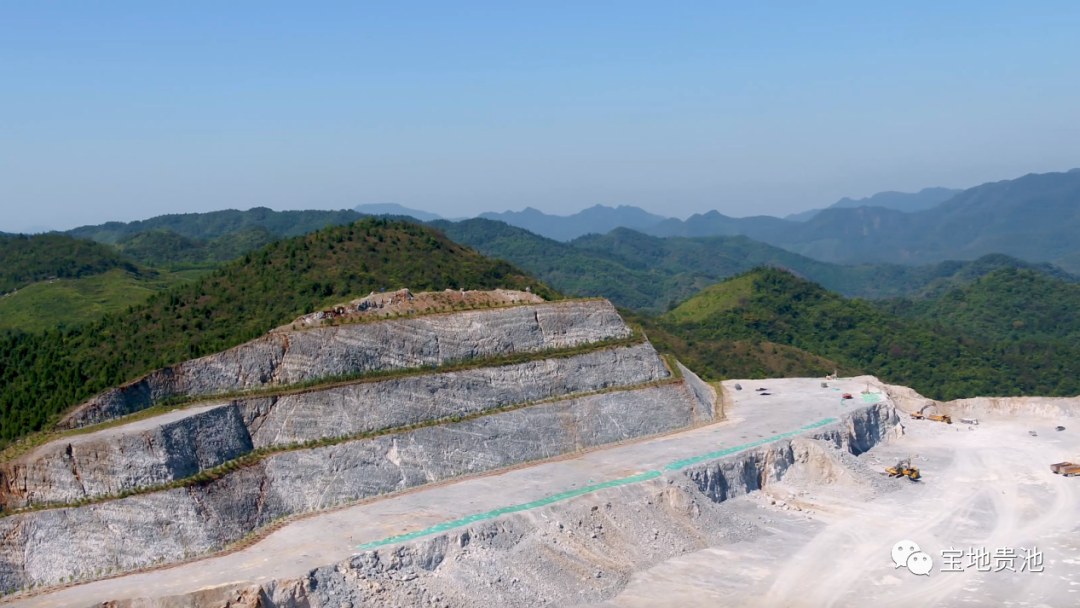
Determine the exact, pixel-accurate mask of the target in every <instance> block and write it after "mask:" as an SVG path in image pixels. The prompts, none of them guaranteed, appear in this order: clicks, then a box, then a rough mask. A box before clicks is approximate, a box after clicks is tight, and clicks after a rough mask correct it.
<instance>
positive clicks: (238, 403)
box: [0, 343, 712, 508]
mask: <svg viewBox="0 0 1080 608" xmlns="http://www.w3.org/2000/svg"><path fill="white" fill-rule="evenodd" d="M687 374H689V372H688V371H687ZM669 376H670V373H669V372H668V371H667V368H666V367H665V366H664V363H663V361H662V360H661V359H660V356H659V355H658V354H657V353H656V351H655V350H654V349H653V347H652V345H650V344H648V343H643V344H639V345H635V346H627V347H618V348H609V349H604V350H600V351H595V352H591V353H585V354H580V355H574V356H570V357H553V358H550V359H541V360H537V361H530V362H526V363H518V364H513V365H503V366H499V367H485V368H478V369H473V370H463V371H459V372H448V373H441V374H425V375H420V376H412V377H406V378H399V379H393V380H383V381H370V382H361V383H356V384H351V385H347V386H341V387H336V388H329V389H323V390H311V391H306V392H302V393H296V394H289V395H285V396H281V397H257V398H250V399H237V400H233V401H231V402H226V403H220V404H217V405H210V406H202V407H199V408H192V409H188V410H180V411H177V412H172V413H170V414H166V415H163V416H158V417H155V418H151V419H147V420H142V421H139V422H135V423H131V424H127V425H123V426H119V427H114V428H110V429H106V430H103V431H98V432H95V433H89V434H86V435H77V436H75V437H73V438H71V439H68V440H65V441H57V442H53V443H50V444H47V445H45V446H42V447H41V448H39V449H37V450H35V451H34V452H31V453H30V454H27V455H26V456H23V457H21V458H19V459H17V460H15V461H14V462H11V463H5V464H4V465H0V482H2V483H0V505H3V506H5V507H6V508H16V507H23V506H27V505H29V504H38V503H49V502H60V503H63V502H71V501H74V500H78V499H81V498H85V497H93V496H100V495H104V494H109V493H113V492H119V491H122V490H130V489H135V488H138V487H144V486H153V485H158V484H161V483H165V482H169V481H173V480H175V479H181V478H183V477H187V476H190V475H193V474H195V473H197V472H199V471H200V470H204V469H208V468H212V467H214V466H217V465H219V464H221V463H223V462H226V461H228V460H231V459H233V458H236V457H238V456H240V455H242V454H244V453H246V452H248V451H250V450H251V449H253V447H254V448H259V447H268V446H280V445H288V444H292V443H297V442H304V441H309V440H314V439H323V438H326V437H343V436H344V437H348V436H355V435H360V434H363V433H371V432H376V431H382V430H387V429H393V428H400V427H404V426H408V425H413V424H419V423H424V422H430V421H437V420H446V419H449V418H451V417H456V416H468V415H473V414H478V413H482V412H485V411H489V410H493V409H498V408H502V407H507V406H513V405H519V404H526V403H532V402H537V401H542V400H545V399H551V398H554V397H562V396H565V395H572V394H577V393H589V392H594V391H599V390H604V389H608V388H612V387H626V386H635V385H642V384H646V383H650V382H656V381H659V380H663V379H665V378H668V377H669ZM684 377H687V378H690V377H693V378H694V379H695V380H696V377H695V376H693V374H689V375H687V376H684ZM696 382H697V383H698V384H700V385H701V386H704V387H705V389H706V392H705V393H703V396H702V397H699V398H698V401H696V403H698V404H699V405H698V406H697V410H696V411H695V420H697V421H700V420H703V418H702V416H703V415H707V417H708V418H709V419H711V411H712V409H711V402H710V401H709V399H710V397H709V394H708V393H707V389H709V387H708V386H707V385H705V384H704V383H701V381H700V380H696ZM699 390H701V389H699Z"/></svg>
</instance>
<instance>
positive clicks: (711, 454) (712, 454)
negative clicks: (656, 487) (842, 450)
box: [664, 418, 836, 471]
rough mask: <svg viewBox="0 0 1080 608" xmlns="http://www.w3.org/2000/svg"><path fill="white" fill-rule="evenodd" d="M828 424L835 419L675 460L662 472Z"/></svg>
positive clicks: (675, 469) (676, 469) (682, 467)
mask: <svg viewBox="0 0 1080 608" xmlns="http://www.w3.org/2000/svg"><path fill="white" fill-rule="evenodd" d="M830 422H836V418H826V419H825V420H822V421H820V422H815V423H813V424H808V425H806V426H804V427H802V428H801V429H796V430H794V431H790V432H787V433H780V434H779V435H773V436H772V437H766V438H765V439H759V440H757V441H755V442H753V443H747V444H745V445H737V446H735V447H732V448H727V449H726V450H720V451H718V452H709V453H708V454H702V455H701V456H694V457H693V458H687V459H685V460H676V461H675V462H673V463H671V464H669V465H667V466H666V467H664V470H665V471H678V470H679V469H684V468H686V467H688V466H690V465H692V464H697V463H699V462H704V461H706V460H712V459H714V458H720V457H721V456H729V455H731V454H734V453H735V452H739V451H742V450H745V449H747V448H756V447H757V446H759V445H764V444H766V443H769V442H772V441H777V440H779V439H787V438H788V437H794V436H795V435H798V434H799V433H802V432H804V431H809V430H810V429H816V428H818V427H821V426H825V425H826V424H829V423H830Z"/></svg>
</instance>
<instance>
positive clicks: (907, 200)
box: [784, 188, 963, 222]
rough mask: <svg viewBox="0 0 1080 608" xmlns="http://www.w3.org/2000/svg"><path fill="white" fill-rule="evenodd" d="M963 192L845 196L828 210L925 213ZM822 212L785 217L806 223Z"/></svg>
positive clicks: (931, 190)
mask: <svg viewBox="0 0 1080 608" xmlns="http://www.w3.org/2000/svg"><path fill="white" fill-rule="evenodd" d="M961 192H963V190H954V189H952V188H923V189H922V190H919V191H918V192H916V193H914V194H910V193H907V192H878V193H877V194H875V195H873V196H869V197H866V198H860V199H859V200H854V199H850V198H848V197H846V196H845V197H844V198H842V199H840V200H839V201H837V202H835V203H833V204H832V205H829V207H828V208H829V209H854V208H856V207H883V208H885V209H895V210H897V211H904V212H906V213H913V212H915V211H925V210H926V209H931V208H933V207H937V206H938V205H940V204H941V203H944V202H945V201H947V200H949V199H950V198H952V197H954V196H956V195H957V194H960V193H961ZM822 211H823V210H822V209H811V210H809V211H803V212H802V213H792V214H791V215H788V216H785V217H784V219H785V220H788V221H791V222H805V221H807V220H809V219H810V218H812V217H814V216H815V215H817V214H819V213H821V212H822Z"/></svg>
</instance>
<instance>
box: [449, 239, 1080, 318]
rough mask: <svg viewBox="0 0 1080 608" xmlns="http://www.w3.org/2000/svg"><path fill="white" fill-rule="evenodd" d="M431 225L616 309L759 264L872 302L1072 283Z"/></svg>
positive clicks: (944, 266) (987, 263)
mask: <svg viewBox="0 0 1080 608" xmlns="http://www.w3.org/2000/svg"><path fill="white" fill-rule="evenodd" d="M432 225H434V226H437V227H438V228H440V229H442V230H444V231H445V232H446V234H447V235H448V236H449V237H450V238H452V239H454V240H455V241H457V242H459V243H463V244H465V245H468V246H470V247H473V248H474V249H476V250H477V251H480V252H481V253H484V254H485V255H490V256H492V257H499V258H503V259H506V260H509V261H511V262H513V263H514V264H516V265H518V266H520V267H521V268H524V269H525V270H527V271H529V272H531V273H532V274H533V275H534V276H536V277H538V278H540V279H541V280H543V281H544V282H545V283H547V284H549V285H551V286H553V287H555V288H556V289H559V290H561V291H563V292H566V293H572V294H575V295H583V296H603V297H606V298H609V299H610V300H611V301H612V302H615V303H616V304H618V305H619V306H625V307H628V308H632V309H635V310H645V311H652V312H661V311H663V310H665V309H666V307H667V306H668V305H669V304H670V303H672V302H676V301H681V300H684V299H686V298H687V297H689V296H690V295H692V294H694V293H697V292H698V291H699V290H701V289H702V288H704V287H706V286H708V285H712V284H714V283H716V282H718V281H720V280H722V279H724V278H726V277H730V276H733V275H735V274H738V273H741V272H745V271H747V270H749V269H751V268H756V267H758V266H777V267H781V268H787V269H790V270H792V271H794V272H796V273H798V274H799V275H801V276H804V277H807V278H809V279H811V280H813V281H816V282H818V283H820V284H821V285H823V286H825V287H826V288H828V289H831V290H833V291H837V292H839V293H841V294H843V295H846V296H852V297H863V298H874V299H876V298H893V297H900V296H908V297H934V296H936V295H939V294H941V293H944V292H945V291H947V290H948V289H950V288H953V287H957V286H959V285H963V284H965V283H968V282H970V281H973V280H975V279H976V278H978V277H980V276H983V275H985V274H987V273H989V272H992V271H993V270H996V269H998V268H1002V267H1009V266H1016V267H1022V268H1030V269H1033V270H1036V271H1038V272H1040V273H1044V274H1047V275H1048V276H1054V277H1057V278H1061V279H1064V280H1075V277H1073V276H1071V275H1069V274H1067V273H1065V272H1063V271H1061V270H1060V269H1057V268H1055V267H1053V266H1050V265H1049V264H1029V263H1026V262H1022V261H1020V260H1017V259H1014V258H1010V257H1008V256H1004V255H989V256H985V257H983V258H980V259H978V260H975V261H972V262H942V263H940V264H933V265H928V266H902V265H899V264H880V265H870V264H865V265H859V266H840V265H837V264H828V263H825V262H819V261H817V260H812V259H810V258H807V257H805V256H801V255H798V254H795V253H791V252H789V251H784V250H783V249H779V248H777V247H772V246H770V245H766V244H764V243H759V242H757V241H753V240H750V239H748V238H746V237H743V236H713V237H697V238H678V237H675V238H666V239H665V238H659V237H654V236H648V235H646V234H642V233H640V232H636V231H633V230H629V229H626V228H618V229H616V230H613V231H611V232H609V233H608V234H604V235H595V234H594V235H587V236H583V237H581V238H578V239H575V240H573V241H570V242H569V243H563V242H560V241H555V240H552V239H547V238H544V237H541V236H538V235H535V234H532V233H531V232H528V231H526V230H524V229H522V228H515V227H513V226H509V225H507V224H504V223H502V222H495V221H491V220H485V219H473V220H466V221H462V222H449V221H437V222H432Z"/></svg>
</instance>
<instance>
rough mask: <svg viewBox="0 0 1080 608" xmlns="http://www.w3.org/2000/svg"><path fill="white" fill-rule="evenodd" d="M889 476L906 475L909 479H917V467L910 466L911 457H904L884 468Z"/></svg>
mask: <svg viewBox="0 0 1080 608" xmlns="http://www.w3.org/2000/svg"><path fill="white" fill-rule="evenodd" d="M885 472H886V473H888V474H889V477H907V478H908V479H910V480H911V481H919V469H916V468H915V467H913V466H911V459H910V458H905V459H903V460H901V461H900V462H898V463H896V465H894V466H891V467H889V468H887V469H885Z"/></svg>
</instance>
